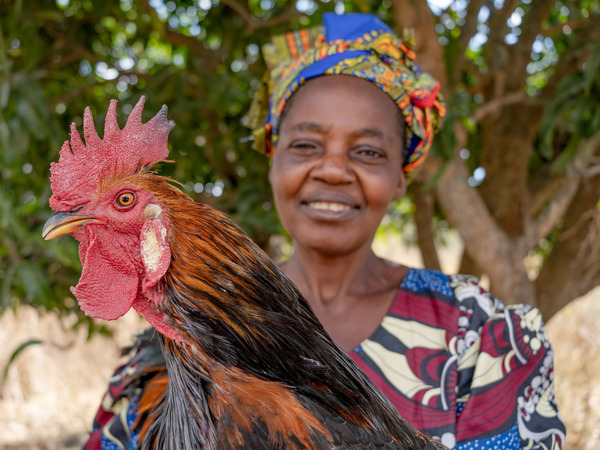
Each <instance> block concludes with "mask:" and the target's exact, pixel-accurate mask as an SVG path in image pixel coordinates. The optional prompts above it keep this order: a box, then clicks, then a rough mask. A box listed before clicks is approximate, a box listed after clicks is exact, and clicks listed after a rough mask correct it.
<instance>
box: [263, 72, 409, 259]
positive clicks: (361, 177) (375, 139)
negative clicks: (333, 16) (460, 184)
mask: <svg viewBox="0 0 600 450" xmlns="http://www.w3.org/2000/svg"><path fill="white" fill-rule="evenodd" d="M403 143H404V136H403V128H402V126H401V122H400V112H399V109H398V107H397V106H396V105H395V104H394V102H393V101H392V100H391V99H390V98H389V97H388V96H387V95H386V94H385V93H384V92H383V91H381V90H380V89H379V88H378V87H377V86H375V85H373V84H371V83H370V82H368V81H365V80H361V79H359V78H355V77H351V76H345V75H327V76H322V77H319V78H315V79H312V80H310V81H308V82H307V83H306V84H305V85H304V86H302V87H301V88H300V89H299V90H298V91H297V92H296V93H295V94H294V96H293V99H292V101H291V103H290V104H289V105H288V108H287V110H286V112H285V116H284V117H283V120H282V122H281V124H280V131H279V140H278V141H277V146H276V151H275V155H274V157H273V163H272V166H271V171H270V174H269V179H270V181H271V185H272V187H273V192H274V198H275V205H276V207H277V211H278V213H279V217H280V218H281V221H282V223H283V226H284V227H285V229H286V230H287V231H288V233H289V234H290V236H291V237H292V239H293V241H294V245H295V246H296V247H298V246H304V247H306V248H310V249H312V250H315V251H317V252H319V253H322V254H326V255H341V254H345V253H349V252H351V251H353V250H356V249H358V248H360V247H363V246H365V245H369V246H370V245H371V241H372V239H373V235H374V233H375V230H376V229H377V227H378V226H379V223H380V222H381V219H382V218H383V216H384V214H385V213H386V211H387V208H388V206H389V204H390V202H391V201H392V200H393V199H395V198H398V197H401V196H402V195H404V192H405V184H404V176H403V174H402V152H403Z"/></svg>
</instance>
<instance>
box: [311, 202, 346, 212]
mask: <svg viewBox="0 0 600 450" xmlns="http://www.w3.org/2000/svg"><path fill="white" fill-rule="evenodd" d="M308 206H310V207H311V208H314V209H320V210H325V211H335V212H339V211H346V210H347V209H350V207H349V206H348V205H344V204H342V203H329V202H311V203H309V204H308Z"/></svg>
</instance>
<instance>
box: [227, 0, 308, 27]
mask: <svg viewBox="0 0 600 450" xmlns="http://www.w3.org/2000/svg"><path fill="white" fill-rule="evenodd" d="M221 3H223V4H224V5H225V6H227V7H229V8H231V9H232V10H233V11H234V12H235V13H237V15H238V16H240V17H241V18H242V19H243V20H244V22H246V27H247V28H248V31H251V32H252V31H256V30H259V29H261V28H269V27H273V26H277V25H281V24H285V23H289V22H291V21H292V20H293V19H296V18H298V17H302V16H304V14H302V13H301V12H300V11H298V10H297V9H296V7H295V6H293V7H291V8H289V9H288V10H287V11H285V12H284V13H283V14H280V15H278V16H276V17H271V18H270V19H265V20H256V19H255V18H254V16H253V14H252V12H250V10H249V9H248V8H247V7H245V6H244V5H242V4H241V3H240V2H238V1H236V0H221Z"/></svg>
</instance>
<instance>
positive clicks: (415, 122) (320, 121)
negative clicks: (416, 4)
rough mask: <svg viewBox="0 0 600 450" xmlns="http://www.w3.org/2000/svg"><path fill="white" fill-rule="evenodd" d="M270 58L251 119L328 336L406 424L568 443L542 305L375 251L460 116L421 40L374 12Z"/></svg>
mask: <svg viewBox="0 0 600 450" xmlns="http://www.w3.org/2000/svg"><path fill="white" fill-rule="evenodd" d="M264 53H265V60H266V61H267V64H268V66H269V76H268V81H267V82H266V83H265V85H264V86H263V88H262V90H260V91H259V92H258V94H257V97H256V100H255V104H254V109H253V110H252V111H251V117H252V118H254V126H255V129H254V136H255V139H256V140H255V147H256V149H257V150H261V151H264V152H266V153H267V154H268V155H270V156H272V165H271V170H270V175H269V178H270V181H271V184H272V187H273V193H274V198H275V205H276V207H277V212H278V214H279V216H280V218H281V221H282V223H283V226H284V227H285V229H286V230H287V232H288V233H289V235H290V237H291V238H292V241H293V247H294V251H293V253H292V255H291V257H290V258H289V259H288V260H287V261H284V262H282V263H281V264H280V267H281V268H282V269H283V271H284V272H285V273H286V275H288V276H289V277H290V278H291V279H292V281H294V283H295V284H296V285H297V286H298V287H299V289H300V291H301V292H302V293H303V294H304V296H305V297H306V298H307V299H308V301H309V303H310V305H311V307H312V308H313V310H314V311H315V313H316V315H317V317H318V318H319V320H320V321H321V322H322V323H323V325H324V326H325V329H326V330H327V332H328V333H329V334H330V335H331V337H332V338H333V339H334V341H335V342H336V343H337V344H338V345H340V346H341V347H342V348H343V349H344V350H345V351H346V352H348V353H349V354H350V356H351V357H352V358H353V359H354V360H355V361H356V362H357V363H358V364H359V365H360V366H361V368H362V369H363V370H364V371H365V373H366V374H367V375H368V376H369V377H370V378H371V380H372V381H374V382H375V384H376V385H377V386H378V387H379V388H380V389H381V391H382V392H383V393H384V394H385V395H386V396H387V397H388V398H389V399H390V400H391V401H392V403H393V404H394V405H395V406H396V408H397V409H398V410H399V411H400V414H401V415H402V416H403V417H405V418H406V419H407V420H408V421H409V422H410V423H412V424H413V425H414V426H415V427H416V428H418V429H421V430H423V431H425V432H426V433H428V434H430V435H431V436H433V437H434V438H435V439H438V440H439V441H441V442H442V443H443V444H445V445H446V446H448V447H449V448H460V449H470V448H492V447H498V448H503V449H511V448H530V447H532V446H535V445H537V444H540V445H542V446H543V447H544V448H552V449H557V448H560V447H561V445H562V444H563V443H564V438H565V431H564V426H563V424H562V421H561V419H560V417H559V416H558V415H557V410H556V404H555V402H554V391H553V369H552V349H551V347H550V344H549V342H548V340H547V338H546V334H545V332H544V329H543V325H542V322H541V318H540V314H539V312H538V311H537V310H536V309H532V308H530V307H528V306H510V307H505V306H504V305H503V304H502V303H501V302H500V301H499V300H498V299H496V298H495V297H494V296H493V295H491V294H490V293H488V292H486V291H485V290H484V289H483V288H482V287H481V286H480V285H479V282H478V280H476V279H475V278H473V277H469V276H463V275H456V276H448V275H444V274H442V273H440V272H436V271H431V270H417V269H411V268H407V267H403V266H400V265H397V264H394V263H392V262H390V261H387V260H385V259H382V258H379V257H377V256H376V255H375V254H374V253H373V251H372V250H371V244H372V241H373V237H374V234H375V231H376V229H377V227H378V225H379V223H380V222H381V220H382V218H383V216H384V215H385V213H386V211H387V208H388V206H389V204H390V202H391V201H392V200H394V199H396V198H398V197H401V196H402V195H404V193H405V191H406V184H407V183H409V182H410V180H411V179H412V177H413V176H414V173H415V170H416V169H417V168H418V167H419V166H420V164H421V163H422V162H423V160H424V159H425V157H426V155H427V153H428V150H429V147H430V145H431V140H432V138H433V134H434V132H435V130H436V128H437V127H438V125H439V122H440V120H441V118H442V117H443V115H444V112H445V111H444V106H443V103H442V100H441V98H440V96H439V95H438V91H439V84H438V83H437V82H436V81H435V80H433V79H432V78H431V77H430V76H429V75H427V74H425V73H423V72H422V71H421V70H420V68H419V66H418V65H417V63H416V62H415V55H414V52H413V51H412V49H411V43H410V41H401V40H399V39H398V38H397V37H396V36H395V35H394V34H393V32H392V31H391V30H390V29H389V28H388V27H387V26H386V25H385V24H383V23H382V22H380V21H379V20H378V19H376V18H375V17H373V16H369V15H362V14H355V15H345V16H336V15H333V14H330V15H328V14H325V15H324V23H323V25H322V26H321V27H317V28H314V29H309V30H301V31H298V32H293V33H288V34H287V35H284V36H276V37H274V38H273V42H272V43H271V44H269V45H267V46H265V48H264ZM398 118H400V120H398Z"/></svg>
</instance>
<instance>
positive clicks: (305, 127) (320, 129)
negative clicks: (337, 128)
mask: <svg viewBox="0 0 600 450" xmlns="http://www.w3.org/2000/svg"><path fill="white" fill-rule="evenodd" d="M329 128H331V127H324V126H323V125H320V124H318V123H316V122H300V123H298V124H296V125H294V126H293V127H292V128H291V129H292V131H314V132H317V133H326V132H327V131H328V130H329Z"/></svg>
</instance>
